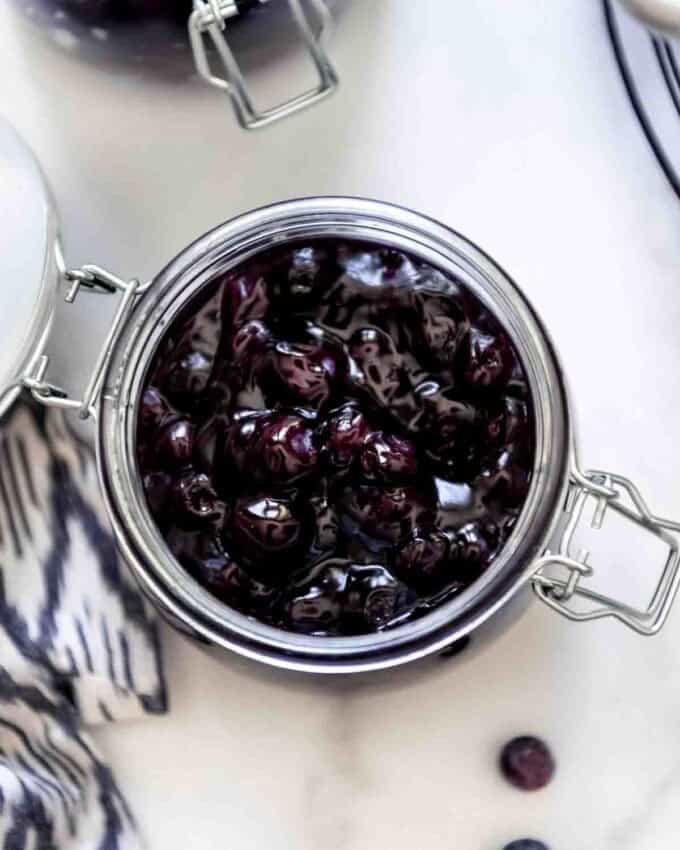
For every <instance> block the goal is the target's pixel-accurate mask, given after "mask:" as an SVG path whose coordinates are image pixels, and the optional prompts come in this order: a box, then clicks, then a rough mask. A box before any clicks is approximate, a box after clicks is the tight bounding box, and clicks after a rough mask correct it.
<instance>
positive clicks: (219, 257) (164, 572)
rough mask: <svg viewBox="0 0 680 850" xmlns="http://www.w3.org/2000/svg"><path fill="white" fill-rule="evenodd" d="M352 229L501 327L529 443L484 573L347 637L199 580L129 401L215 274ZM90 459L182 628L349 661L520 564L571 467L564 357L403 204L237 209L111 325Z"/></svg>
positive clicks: (429, 634)
mask: <svg viewBox="0 0 680 850" xmlns="http://www.w3.org/2000/svg"><path fill="white" fill-rule="evenodd" d="M329 237H330V238H334V237H337V238H352V239H359V240H364V241H372V242H377V243H379V244H385V245H387V246H391V247H395V248H398V249H400V250H403V251H405V252H407V253H410V254H414V255H416V256H418V257H420V258H422V259H424V260H425V261H427V262H428V263H430V264H431V265H433V266H435V267H437V268H439V269H441V270H442V271H444V272H445V273H448V274H450V275H453V276H454V277H455V278H457V279H459V280H460V281H461V282H462V283H463V284H465V285H466V286H467V287H469V288H470V289H471V290H472V291H473V292H474V293H475V295H477V297H478V298H480V300H481V301H482V302H483V303H484V304H485V306H486V307H487V308H488V309H489V310H490V312H492V313H493V314H494V315H495V316H496V318H497V319H498V320H499V322H500V323H501V324H502V326H503V327H504V328H505V330H506V332H507V333H508V334H509V335H510V337H511V339H512V340H513V343H514V344H515V347H516V348H517V351H518V353H519V356H520V359H521V361H522V363H523V366H524V368H525V371H526V374H527V378H528V382H529V386H530V392H531V395H532V400H533V406H534V416H535V432H536V451H535V458H534V468H533V470H532V477H531V484H530V488H529V493H528V495H527V497H526V500H525V503H524V505H523V508H522V510H521V512H520V515H519V518H518V520H517V522H516V524H515V527H514V528H513V531H512V533H511V535H510V537H509V539H508V541H507V542H506V544H505V545H504V546H503V548H502V549H501V551H500V553H499V554H498V555H497V556H496V557H495V558H494V560H493V561H492V563H491V564H490V565H489V567H488V568H487V570H486V571H485V572H484V573H483V575H482V576H481V577H480V578H479V579H478V580H477V581H476V582H474V583H473V584H472V585H471V586H470V587H469V588H467V589H466V590H464V591H463V592H461V593H460V594H459V595H457V596H455V597H454V598H453V599H451V600H449V601H448V602H446V603H443V604H442V605H441V606H438V607H437V608H435V609H433V611H432V612H430V613H428V614H426V615H424V616H423V617H420V618H418V619H417V620H413V621H410V622H407V623H405V624H401V625H398V626H395V627H393V628H390V629H388V630H385V631H384V632H379V633H371V634H367V635H358V636H351V637H318V636H308V635H300V634H296V633H293V632H288V631H284V630H282V629H278V628H274V627H272V626H268V625H265V624H264V623H261V622H259V621H255V620H253V619H251V618H249V617H246V616H245V615H243V614H240V613H239V612H237V611H235V610H234V609H232V608H229V607H228V606H227V605H225V604H224V603H222V602H220V601H219V600H217V599H216V598H215V597H213V596H212V595H211V594H210V593H209V592H208V591H207V590H205V589H204V588H203V587H201V586H200V585H199V584H198V583H197V582H196V581H195V580H194V579H193V578H192V577H191V576H190V575H189V573H188V572H186V570H185V569H184V568H183V567H182V566H181V565H180V564H179V562H178V561H177V560H176V559H175V558H174V556H173V555H172V554H171V552H170V550H169V549H168V547H167V545H166V543H165V541H164V539H163V538H162V536H161V534H160V531H159V530H158V528H157V525H156V523H155V521H154V519H153V517H152V516H151V514H150V512H149V510H148V507H147V504H146V499H145V496H144V492H143V488H142V484H141V478H140V475H139V473H138V469H137V461H136V452H135V442H136V414H137V406H138V400H139V398H140V396H141V391H142V384H143V380H144V377H145V375H146V371H147V369H148V366H149V364H150V362H151V360H152V358H153V356H154V353H155V351H156V348H157V345H158V343H159V341H160V339H161V337H162V336H163V335H164V332H165V329H166V328H167V326H168V325H169V324H170V323H171V322H172V320H173V319H174V317H175V316H176V315H177V314H178V312H179V311H180V310H181V309H182V308H183V307H184V306H186V304H187V303H188V301H189V300H190V299H192V298H193V297H194V296H195V295H196V293H197V292H198V291H199V290H200V289H201V288H202V287H203V286H204V285H205V284H207V283H208V282H209V281H210V280H211V279H214V277H215V276H216V275H218V274H223V273H224V272H226V271H228V270H229V269H230V268H232V267H234V266H236V265H238V264H239V263H242V262H243V261H244V260H247V259H249V258H250V257H252V256H254V255H256V254H258V253H260V252H261V251H263V250H265V249H266V248H269V247H272V246H273V245H277V246H280V245H283V244H285V243H286V242H291V241H294V240H295V241H298V240H299V239H301V238H303V239H304V238H309V239H311V238H329ZM99 414H100V415H99V431H98V441H97V450H98V459H99V467H100V473H101V477H102V483H103V489H104V496H105V499H106V502H107V506H108V508H109V513H110V515H111V517H112V520H113V524H114V529H115V531H116V536H117V538H118V541H119V544H120V545H121V547H122V549H123V552H124V554H125V555H126V556H127V557H128V559H129V561H130V563H131V566H132V568H133V570H134V572H135V574H136V575H137V577H138V579H139V580H140V581H141V583H142V586H143V587H144V588H145V590H146V591H147V593H148V595H150V596H151V597H152V598H153V599H154V600H155V602H156V603H157V604H158V605H159V606H160V607H161V609H163V610H165V612H166V614H168V616H169V617H170V618H171V620H172V621H173V622H174V623H175V624H176V625H177V626H178V627H179V628H181V629H182V630H184V631H188V632H190V633H191V634H193V635H194V636H196V637H199V638H200V639H202V640H204V641H208V642H210V643H214V644H217V645H220V646H222V647H224V648H228V649H231V650H234V651H236V652H238V653H240V654H241V655H245V656H247V657H251V658H255V659H257V660H260V661H265V662H267V663H269V664H273V665H275V666H281V667H286V668H291V669H299V670H308V671H315V672H350V671H351V672H357V671H364V670H370V669H378V668H381V667H388V666H394V665H396V664H400V663H403V662H405V661H407V660H411V659H413V658H416V657H422V656H424V655H427V654H430V653H431V652H435V651H437V650H438V649H440V648H442V647H443V646H446V645H447V644H449V643H451V642H452V641H454V640H457V639H458V638H460V637H462V636H463V635H465V634H467V633H468V632H470V631H471V630H473V629H474V628H476V627H477V626H478V625H480V624H481V623H482V622H483V621H484V620H486V619H488V618H489V617H490V616H491V615H492V614H493V613H494V612H495V611H496V610H498V609H499V608H500V607H501V606H502V605H504V604H505V603H506V602H507V601H508V600H509V599H510V598H511V597H512V596H513V595H514V594H515V593H516V592H517V591H518V590H519V588H520V587H521V586H522V585H523V584H524V583H525V582H526V580H527V578H528V577H529V576H530V575H531V572H532V568H531V564H532V562H533V561H534V560H535V559H536V558H537V557H538V556H539V555H540V554H541V553H542V551H543V548H544V547H545V545H546V542H547V541H548V540H549V538H550V536H551V534H552V532H553V530H554V527H555V524H556V522H557V520H558V514H559V510H560V508H561V506H562V503H563V498H564V495H565V492H566V487H567V483H568V478H569V457H570V448H571V439H572V433H571V419H570V415H569V407H568V399H567V393H566V389H565V385H564V379H563V375H562V371H561V368H560V365H559V361H558V359H557V355H556V353H555V350H554V347H553V345H552V343H551V341H550V338H549V336H548V334H547V332H546V330H545V328H544V327H543V324H542V322H541V321H540V319H539V318H538V316H537V314H536V313H535V311H534V310H533V308H532V307H531V305H530V303H529V302H528V300H527V299H526V298H525V296H524V295H523V294H522V292H521V291H520V290H519V289H518V287H517V286H516V285H515V284H514V282H513V281H512V280H511V278H510V277H509V276H508V275H507V274H506V273H505V272H504V271H503V270H502V268H501V267H500V266H498V265H497V264H496V263H495V262H494V261H493V260H492V259H491V258H490V257H489V256H487V255H486V254H485V253H484V252H483V251H481V250H480V249H479V248H478V247H477V246H476V245H474V244H473V243H472V242H470V241H469V240H468V239H466V238H465V237H463V236H461V235H460V234H458V233H457V232H456V231H454V230H451V229H450V228H448V227H446V226H444V225H443V224H440V223H439V222H437V221H435V220H433V219H430V218H428V217H426V216H424V215H422V214H420V213H416V212H414V211H412V210H409V209H406V208H404V207H400V206H396V205H392V204H388V203H384V202H379V201H374V200H370V199H362V198H347V197H315V198H301V199H295V200H290V201H283V202H280V203H277V204H273V205H271V206H267V207H263V208H260V209H256V210H253V211H251V212H248V213H245V214H244V215H241V216H238V217H236V218H234V219H232V220H230V221H228V222H226V223H224V224H222V225H220V226H218V227H216V228H215V229H214V230H212V231H210V232H209V233H207V234H205V235H204V236H202V237H200V238H199V239H198V240H196V241H195V242H194V243H192V244H191V245H190V246H189V247H187V248H186V249H184V250H183V251H181V252H180V253H179V254H178V255H177V256H176V257H175V258H174V260H172V261H171V262H170V263H169V264H168V265H167V266H166V268H165V269H164V270H163V271H161V272H160V274H159V275H157V277H156V278H155V279H154V281H153V282H152V284H151V286H149V287H148V289H147V290H146V291H145V293H144V295H143V296H142V297H141V299H140V303H139V304H138V305H137V307H136V309H135V311H134V312H133V314H132V315H131V317H130V319H129V320H128V322H127V323H126V325H125V326H124V327H123V329H122V331H121V334H120V335H119V337H118V339H117V341H116V344H115V347H114V350H113V354H112V358H111V361H110V363H109V366H108V369H107V374H106V378H105V381H104V392H103V394H102V402H101V409H100V411H99Z"/></svg>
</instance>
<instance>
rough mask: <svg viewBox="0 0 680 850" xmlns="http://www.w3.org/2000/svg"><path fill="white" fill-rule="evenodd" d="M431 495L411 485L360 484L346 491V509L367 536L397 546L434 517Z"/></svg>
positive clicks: (344, 506) (344, 493) (343, 503)
mask: <svg viewBox="0 0 680 850" xmlns="http://www.w3.org/2000/svg"><path fill="white" fill-rule="evenodd" d="M431 499H432V496H431V494H430V493H429V492H428V491H426V490H424V489H422V488H420V487H414V486H411V485H404V486H400V487H380V486H374V485H359V486H358V487H351V488H350V487H348V488H345V490H344V492H343V495H342V499H341V503H342V508H343V509H344V510H345V511H347V513H348V514H349V516H350V517H351V518H352V519H353V520H355V521H356V522H357V524H358V525H359V527H360V528H361V529H362V531H364V532H365V533H367V534H369V535H371V536H372V537H375V538H378V539H380V540H385V541H389V542H391V543H397V542H398V541H399V540H401V539H402V538H404V537H408V536H409V535H410V534H412V533H413V531H414V530H415V529H416V528H417V527H418V526H420V525H427V524H430V523H431V521H432V519H433V517H434V505H433V502H432V501H431Z"/></svg>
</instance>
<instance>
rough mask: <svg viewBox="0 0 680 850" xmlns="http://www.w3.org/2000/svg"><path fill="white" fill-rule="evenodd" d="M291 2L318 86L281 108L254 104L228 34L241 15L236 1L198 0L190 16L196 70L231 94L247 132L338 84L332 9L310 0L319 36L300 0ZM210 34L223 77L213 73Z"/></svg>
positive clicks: (321, 0)
mask: <svg viewBox="0 0 680 850" xmlns="http://www.w3.org/2000/svg"><path fill="white" fill-rule="evenodd" d="M267 2H268V0H260V3H261V4H262V5H264V4H266V3H267ZM288 3H289V5H290V9H291V13H292V15H293V19H294V21H295V23H296V25H297V27H298V29H299V31H300V34H301V35H302V39H303V41H304V43H305V45H306V47H307V50H308V51H309V54H310V56H311V58H312V62H313V63H314V66H315V67H316V70H317V73H318V75H319V84H318V85H317V86H316V87H315V88H312V89H310V90H309V91H306V92H303V93H302V94H299V95H296V96H295V97H291V98H290V99H289V100H286V101H284V102H283V103H280V104H278V105H277V106H273V107H271V108H270V109H266V110H264V111H259V110H258V109H257V108H256V107H255V104H254V102H253V98H252V96H251V94H250V90H249V88H248V86H247V84H246V81H245V78H244V76H243V74H242V73H241V69H240V67H239V64H238V62H237V61H236V58H235V56H234V54H233V52H232V50H231V48H230V47H229V43H228V41H227V39H226V37H225V34H224V32H225V29H226V22H227V21H228V20H229V19H230V18H233V17H235V16H237V15H239V14H240V10H239V2H238V0H194V11H193V12H192V13H191V16H190V18H189V39H190V41H191V49H192V51H193V54H194V60H195V62H196V69H197V70H198V73H199V74H200V75H201V77H202V78H203V79H204V80H205V81H206V82H207V83H209V84H210V85H211V86H215V87H216V88H218V89H220V90H221V91H224V92H226V93H227V94H228V95H229V96H230V98H231V101H232V104H233V106H234V111H235V113H236V118H237V119H238V122H239V124H240V125H241V126H242V127H243V128H244V129H246V130H254V129H256V128H258V127H264V126H266V125H267V124H271V123H272V122H274V121H278V120H279V119H280V118H285V117H286V116H288V115H292V114H293V113H294V112H297V111H298V110H300V109H305V108H307V107H308V106H311V105H312V104H314V103H317V102H318V101H319V100H321V99H322V98H324V97H327V96H328V95H329V94H331V92H333V91H334V90H335V89H336V88H337V85H338V75H337V73H336V71H335V68H334V67H333V64H332V62H331V60H330V57H329V55H328V51H327V49H326V40H327V36H328V33H329V31H330V28H331V24H332V17H331V13H330V11H329V9H328V7H327V5H326V3H325V2H324V0H309V3H310V4H311V6H312V7H313V9H314V11H315V13H316V14H317V15H318V19H319V33H318V35H316V34H315V33H314V27H313V24H312V21H311V20H310V16H309V14H308V13H307V12H305V10H304V9H303V7H302V5H301V2H300V0H288ZM207 38H209V39H210V41H211V42H212V44H213V46H214V48H215V50H216V52H217V55H218V57H219V59H220V61H221V64H222V71H223V76H220V75H217V74H214V73H213V71H212V69H211V64H210V56H209V55H208V48H207V44H206V39H207Z"/></svg>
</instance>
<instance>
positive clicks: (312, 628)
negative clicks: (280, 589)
mask: <svg viewBox="0 0 680 850" xmlns="http://www.w3.org/2000/svg"><path fill="white" fill-rule="evenodd" d="M346 583H347V570H346V568H345V566H344V565H343V564H341V562H339V561H336V560H335V559H333V560H329V561H327V562H322V563H321V564H319V565H318V566H316V567H314V568H312V570H311V571H310V573H309V574H308V575H305V576H304V577H303V578H302V579H299V580H298V581H297V582H296V583H295V584H294V585H293V586H292V588H291V590H290V591H289V592H288V593H287V594H286V595H285V597H284V601H283V605H282V609H283V617H284V621H285V622H286V624H287V625H288V627H289V628H291V629H293V630H294V631H296V632H303V633H305V634H314V633H324V632H328V631H332V630H333V629H335V628H337V626H338V625H339V623H340V618H341V616H342V612H343V593H344V591H345V586H346Z"/></svg>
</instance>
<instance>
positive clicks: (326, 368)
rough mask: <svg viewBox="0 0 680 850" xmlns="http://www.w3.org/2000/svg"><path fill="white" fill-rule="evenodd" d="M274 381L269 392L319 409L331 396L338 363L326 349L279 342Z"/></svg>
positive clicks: (274, 357) (273, 368)
mask: <svg viewBox="0 0 680 850" xmlns="http://www.w3.org/2000/svg"><path fill="white" fill-rule="evenodd" d="M271 367H272V379H271V381H270V382H268V385H267V388H266V391H267V393H268V394H269V395H272V396H279V397H280V396H281V393H283V394H284V396H287V397H288V398H289V399H290V400H291V402H292V403H294V404H298V403H299V404H303V405H307V406H310V407H313V408H316V409H318V408H319V407H321V405H323V404H325V403H326V402H327V401H328V400H329V398H330V396H331V394H332V392H333V385H334V382H335V379H336V373H337V369H338V363H337V360H336V358H335V356H334V355H333V353H331V352H330V351H328V350H326V349H325V348H324V347H323V346H318V345H314V344H307V343H289V342H278V343H277V344H276V345H275V346H274V350H273V352H272V355H271Z"/></svg>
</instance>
